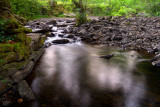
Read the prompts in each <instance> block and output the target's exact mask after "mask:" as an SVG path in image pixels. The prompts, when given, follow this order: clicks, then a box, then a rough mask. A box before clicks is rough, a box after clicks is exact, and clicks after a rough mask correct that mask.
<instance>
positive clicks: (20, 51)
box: [14, 42, 31, 61]
mask: <svg viewBox="0 0 160 107" xmlns="http://www.w3.org/2000/svg"><path fill="white" fill-rule="evenodd" d="M29 48H30V47H28V46H26V45H25V43H24V42H19V43H17V44H16V45H15V47H14V51H15V52H16V53H17V55H18V58H17V59H18V61H20V60H22V59H24V60H26V59H28V58H29V56H30V53H31V52H30V49H29Z"/></svg>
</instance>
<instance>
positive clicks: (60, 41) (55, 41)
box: [52, 39, 70, 44]
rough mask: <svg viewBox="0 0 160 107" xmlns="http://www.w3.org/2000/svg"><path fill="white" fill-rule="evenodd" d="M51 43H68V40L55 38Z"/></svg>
mask: <svg viewBox="0 0 160 107" xmlns="http://www.w3.org/2000/svg"><path fill="white" fill-rule="evenodd" d="M52 43H55V44H67V43H70V41H69V40H68V39H57V40H54V41H52Z"/></svg>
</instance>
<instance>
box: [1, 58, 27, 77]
mask: <svg viewBox="0 0 160 107" xmlns="http://www.w3.org/2000/svg"><path fill="white" fill-rule="evenodd" d="M28 63H29V60H26V61H21V62H13V63H9V64H5V65H4V66H2V67H0V74H1V75H2V77H8V76H10V75H12V73H14V71H17V70H20V69H25V68H26V66H27V64H28Z"/></svg>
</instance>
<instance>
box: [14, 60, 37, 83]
mask: <svg viewBox="0 0 160 107" xmlns="http://www.w3.org/2000/svg"><path fill="white" fill-rule="evenodd" d="M33 67H34V62H33V61H30V62H29V64H28V65H27V67H26V68H25V69H23V70H18V71H17V72H16V73H15V74H14V75H12V76H11V78H12V80H14V82H19V81H20V80H22V79H24V78H25V77H26V76H27V75H28V74H29V73H30V72H31V71H32V69H33Z"/></svg>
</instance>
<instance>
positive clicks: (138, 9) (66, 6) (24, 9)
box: [10, 0, 160, 19]
mask: <svg viewBox="0 0 160 107" xmlns="http://www.w3.org/2000/svg"><path fill="white" fill-rule="evenodd" d="M10 1H11V5H12V10H13V12H14V13H16V14H18V15H21V16H24V17H25V18H30V19H37V18H41V17H46V16H47V17H48V16H51V15H54V16H57V17H64V13H67V14H68V13H76V12H77V11H76V7H75V5H74V4H73V3H72V0H23V1H22V0H10ZM75 1H79V0H75ZM84 4H85V5H87V6H86V9H85V11H86V13H87V14H89V15H95V16H106V15H108V16H136V15H137V14H138V13H146V15H145V16H160V0H83V5H84ZM78 16H81V15H78V14H77V17H78ZM81 17H83V15H82V16H81Z"/></svg>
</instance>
